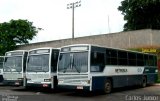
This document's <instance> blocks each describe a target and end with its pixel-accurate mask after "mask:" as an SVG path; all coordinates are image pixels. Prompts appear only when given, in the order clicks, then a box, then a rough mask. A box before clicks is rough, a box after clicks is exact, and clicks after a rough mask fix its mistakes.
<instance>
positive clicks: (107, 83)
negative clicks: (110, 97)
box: [103, 79, 112, 94]
mask: <svg viewBox="0 0 160 101" xmlns="http://www.w3.org/2000/svg"><path fill="white" fill-rule="evenodd" d="M111 91H112V82H111V80H109V79H107V80H106V81H105V83H104V89H103V93H104V94H109V93H111Z"/></svg>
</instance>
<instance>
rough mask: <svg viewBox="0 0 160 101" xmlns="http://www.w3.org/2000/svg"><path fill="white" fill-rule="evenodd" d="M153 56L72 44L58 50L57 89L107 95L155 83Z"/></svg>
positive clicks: (155, 74)
mask: <svg viewBox="0 0 160 101" xmlns="http://www.w3.org/2000/svg"><path fill="white" fill-rule="evenodd" d="M157 72H158V69H157V56H156V55H152V54H147V53H141V52H135V51H129V50H123V49H115V48H108V47H101V46H96V45H90V44H75V45H69V46H64V47H62V48H61V49H60V55H59V59H58V66H57V79H58V86H59V87H61V88H68V89H81V90H88V91H97V90H101V91H103V92H104V93H110V92H111V91H112V88H117V87H124V86H132V85H141V86H142V87H145V86H146V85H147V84H150V83H155V81H156V80H157Z"/></svg>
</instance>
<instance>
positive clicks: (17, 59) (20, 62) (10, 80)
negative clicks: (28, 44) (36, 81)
mask: <svg viewBox="0 0 160 101" xmlns="http://www.w3.org/2000/svg"><path fill="white" fill-rule="evenodd" d="M27 55H28V52H27V50H14V51H8V52H6V53H5V59H4V66H3V78H4V81H3V84H4V85H10V86H23V85H24V83H23V82H24V76H25V70H26V60H27Z"/></svg>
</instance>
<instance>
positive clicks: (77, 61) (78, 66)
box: [58, 52, 88, 73]
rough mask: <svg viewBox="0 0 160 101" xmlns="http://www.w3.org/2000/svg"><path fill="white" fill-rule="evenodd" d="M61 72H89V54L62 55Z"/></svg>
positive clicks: (60, 61) (60, 60)
mask: <svg viewBox="0 0 160 101" xmlns="http://www.w3.org/2000/svg"><path fill="white" fill-rule="evenodd" d="M58 71H59V72H63V73H65V72H78V73H81V72H83V73H84V72H88V52H74V53H61V54H60V58H59V63H58Z"/></svg>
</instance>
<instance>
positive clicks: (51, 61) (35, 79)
mask: <svg viewBox="0 0 160 101" xmlns="http://www.w3.org/2000/svg"><path fill="white" fill-rule="evenodd" d="M58 55H59V49H54V48H51V47H43V48H36V49H31V50H29V55H28V58H27V64H26V65H27V71H26V84H25V86H26V87H45V88H52V89H54V88H56V86H57V73H56V72H55V68H56V67H57V66H55V65H57V62H56V60H57V59H58ZM56 58H57V59H56ZM30 59H32V61H31V60H30ZM46 66H47V68H46ZM32 67H34V68H32ZM44 67H45V69H44V70H46V69H47V70H46V71H45V72H44V71H43V70H42V69H43V68H44ZM38 68H40V69H39V70H38Z"/></svg>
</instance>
